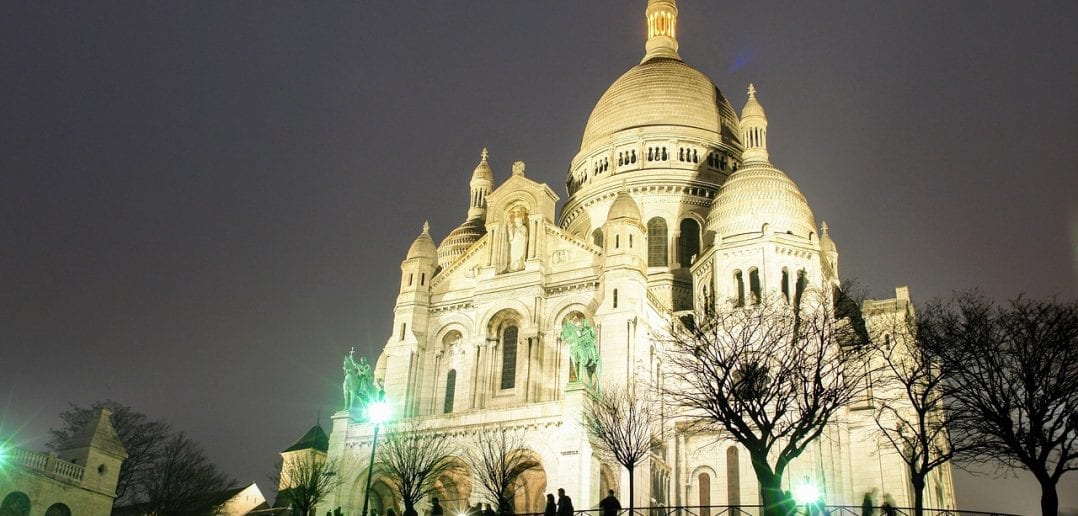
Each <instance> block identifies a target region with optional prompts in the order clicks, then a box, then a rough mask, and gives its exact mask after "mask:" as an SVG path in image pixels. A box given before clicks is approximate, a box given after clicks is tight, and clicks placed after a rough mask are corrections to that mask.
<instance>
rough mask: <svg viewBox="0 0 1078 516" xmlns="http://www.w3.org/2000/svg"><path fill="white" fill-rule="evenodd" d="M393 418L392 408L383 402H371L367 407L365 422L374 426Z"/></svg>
mask: <svg viewBox="0 0 1078 516" xmlns="http://www.w3.org/2000/svg"><path fill="white" fill-rule="evenodd" d="M391 417H393V407H392V406H390V404H389V403H388V402H386V401H385V400H378V401H372V402H371V403H370V404H368V405H367V420H368V421H370V422H371V423H374V424H376V425H380V424H382V423H385V422H386V421H389V419H390V418H391Z"/></svg>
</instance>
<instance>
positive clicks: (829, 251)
mask: <svg viewBox="0 0 1078 516" xmlns="http://www.w3.org/2000/svg"><path fill="white" fill-rule="evenodd" d="M829 229H830V228H828V227H827V221H824V222H823V223H822V224H821V225H820V259H821V261H822V262H823V263H821V264H820V265H821V267H820V268H821V270H822V272H823V277H824V279H828V280H831V282H832V283H834V284H835V285H838V283H839V278H838V246H836V245H835V241H834V240H831V233H830V231H829Z"/></svg>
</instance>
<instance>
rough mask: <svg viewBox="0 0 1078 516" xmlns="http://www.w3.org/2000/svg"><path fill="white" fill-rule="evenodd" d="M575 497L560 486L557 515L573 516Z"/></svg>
mask: <svg viewBox="0 0 1078 516" xmlns="http://www.w3.org/2000/svg"><path fill="white" fill-rule="evenodd" d="M573 512H574V511H573V499H572V498H569V495H567V494H565V490H564V489H562V488H560V487H559V488H558V514H557V516H573Z"/></svg>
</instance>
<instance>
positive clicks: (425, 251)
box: [408, 222, 438, 260]
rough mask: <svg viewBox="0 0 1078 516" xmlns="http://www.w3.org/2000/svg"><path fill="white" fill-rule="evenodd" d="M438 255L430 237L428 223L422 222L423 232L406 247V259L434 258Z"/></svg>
mask: <svg viewBox="0 0 1078 516" xmlns="http://www.w3.org/2000/svg"><path fill="white" fill-rule="evenodd" d="M437 257H438V249H437V248H436V247H434V240H433V239H432V238H431V237H430V225H429V224H427V223H426V222H424V223H423V232H422V233H420V234H419V236H417V237H416V239H415V242H412V247H409V248H408V259H412V258H427V259H430V260H434V259H435V258H437Z"/></svg>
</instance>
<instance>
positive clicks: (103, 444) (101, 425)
mask: <svg viewBox="0 0 1078 516" xmlns="http://www.w3.org/2000/svg"><path fill="white" fill-rule="evenodd" d="M110 416H112V412H110V411H109V410H107V409H98V410H97V412H96V413H95V414H94V417H93V418H92V419H90V421H89V422H88V423H86V424H85V425H83V427H82V428H80V429H78V430H76V431H75V433H74V434H72V435H71V437H70V438H68V440H67V441H65V442H64V444H63V445H62V446H61V447H60V450H59V451H63V450H75V449H79V448H97V449H99V450H104V451H107V452H109V453H112V454H114V455H118V456H121V457H127V450H126V449H124V445H123V442H121V441H120V436H119V435H118V434H117V433H116V429H115V428H113V426H112V421H111V420H110V419H109V417H110Z"/></svg>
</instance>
